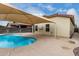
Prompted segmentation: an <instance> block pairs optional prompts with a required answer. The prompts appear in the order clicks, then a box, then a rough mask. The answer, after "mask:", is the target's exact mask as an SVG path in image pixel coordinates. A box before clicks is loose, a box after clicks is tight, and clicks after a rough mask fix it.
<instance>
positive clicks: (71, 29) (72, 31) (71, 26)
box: [70, 22, 74, 35]
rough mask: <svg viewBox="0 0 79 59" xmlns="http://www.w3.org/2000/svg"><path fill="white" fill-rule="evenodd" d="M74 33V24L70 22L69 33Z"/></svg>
mask: <svg viewBox="0 0 79 59" xmlns="http://www.w3.org/2000/svg"><path fill="white" fill-rule="evenodd" d="M73 33H74V25H73V24H72V23H71V22H70V35H72V34H73Z"/></svg>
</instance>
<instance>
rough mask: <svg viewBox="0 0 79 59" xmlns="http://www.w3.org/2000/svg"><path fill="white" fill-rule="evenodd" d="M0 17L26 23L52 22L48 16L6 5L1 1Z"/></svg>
mask: <svg viewBox="0 0 79 59" xmlns="http://www.w3.org/2000/svg"><path fill="white" fill-rule="evenodd" d="M0 19H1V20H7V21H14V22H19V23H25V24H37V23H46V22H51V21H49V20H48V19H47V18H44V17H38V16H35V15H32V14H29V13H26V12H23V11H21V10H18V9H16V8H13V7H10V6H6V5H4V4H1V3H0Z"/></svg>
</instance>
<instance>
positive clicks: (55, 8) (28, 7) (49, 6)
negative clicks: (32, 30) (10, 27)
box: [0, 3, 79, 26]
mask: <svg viewBox="0 0 79 59" xmlns="http://www.w3.org/2000/svg"><path fill="white" fill-rule="evenodd" d="M10 4H11V5H12V6H14V7H16V8H18V9H20V10H22V11H25V12H27V13H31V14H34V15H37V16H43V15H52V14H56V13H60V14H72V15H74V16H75V19H76V20H75V22H76V24H77V25H78V26H79V24H78V22H79V4H78V3H74V4H72V3H10ZM5 23H6V22H5ZM0 24H2V23H1V22H0ZM2 25H4V23H3V24H2Z"/></svg>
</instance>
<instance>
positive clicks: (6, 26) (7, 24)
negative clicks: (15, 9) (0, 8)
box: [5, 14, 9, 33]
mask: <svg viewBox="0 0 79 59" xmlns="http://www.w3.org/2000/svg"><path fill="white" fill-rule="evenodd" d="M7 17H8V14H6V17H5V19H7ZM8 26H9V23H8V24H7V26H6V27H7V28H8ZM6 31H7V33H9V28H8V29H6Z"/></svg>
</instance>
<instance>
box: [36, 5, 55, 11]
mask: <svg viewBox="0 0 79 59" xmlns="http://www.w3.org/2000/svg"><path fill="white" fill-rule="evenodd" d="M38 5H39V6H40V7H42V8H46V9H47V10H48V11H54V10H55V9H56V8H55V7H53V6H52V5H53V4H52V5H51V4H38Z"/></svg>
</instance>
